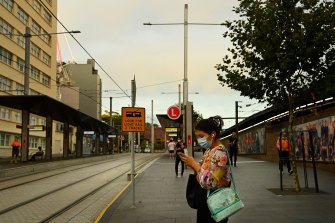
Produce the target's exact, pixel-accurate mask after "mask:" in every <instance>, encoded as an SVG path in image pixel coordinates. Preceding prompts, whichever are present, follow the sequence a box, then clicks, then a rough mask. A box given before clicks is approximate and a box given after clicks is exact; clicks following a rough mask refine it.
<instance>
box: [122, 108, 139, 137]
mask: <svg viewBox="0 0 335 223" xmlns="http://www.w3.org/2000/svg"><path fill="white" fill-rule="evenodd" d="M122 131H123V132H144V131H145V108H133V107H123V108H122Z"/></svg>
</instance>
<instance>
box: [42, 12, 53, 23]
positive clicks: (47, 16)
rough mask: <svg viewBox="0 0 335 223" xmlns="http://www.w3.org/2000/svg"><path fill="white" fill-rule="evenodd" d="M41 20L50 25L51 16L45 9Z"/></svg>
mask: <svg viewBox="0 0 335 223" xmlns="http://www.w3.org/2000/svg"><path fill="white" fill-rule="evenodd" d="M43 18H44V20H45V21H46V22H47V23H49V24H51V15H50V14H49V13H48V12H47V11H46V9H45V10H44V15H43Z"/></svg>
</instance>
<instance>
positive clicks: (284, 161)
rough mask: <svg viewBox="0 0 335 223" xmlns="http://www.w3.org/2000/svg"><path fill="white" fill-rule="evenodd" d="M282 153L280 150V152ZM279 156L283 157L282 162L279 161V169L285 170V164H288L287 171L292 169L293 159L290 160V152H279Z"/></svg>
mask: <svg viewBox="0 0 335 223" xmlns="http://www.w3.org/2000/svg"><path fill="white" fill-rule="evenodd" d="M279 153H280V152H279ZM279 158H280V159H281V162H279V169H280V170H281V171H282V170H283V165H285V164H286V165H287V171H288V172H290V171H291V161H290V152H288V151H282V152H281V154H279Z"/></svg>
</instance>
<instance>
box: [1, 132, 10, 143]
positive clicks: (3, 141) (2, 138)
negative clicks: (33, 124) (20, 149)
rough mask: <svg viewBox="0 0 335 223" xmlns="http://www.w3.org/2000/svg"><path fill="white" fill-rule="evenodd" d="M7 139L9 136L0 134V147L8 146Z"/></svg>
mask: <svg viewBox="0 0 335 223" xmlns="http://www.w3.org/2000/svg"><path fill="white" fill-rule="evenodd" d="M9 139H10V135H8V134H6V133H0V146H10V145H9Z"/></svg>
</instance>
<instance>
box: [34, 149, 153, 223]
mask: <svg viewBox="0 0 335 223" xmlns="http://www.w3.org/2000/svg"><path fill="white" fill-rule="evenodd" d="M156 158H157V156H155V157H153V158H150V159H148V160H145V161H144V162H143V163H141V164H139V165H138V166H137V167H136V169H135V170H136V171H137V170H139V169H140V168H142V167H143V166H145V165H146V164H148V163H149V162H151V161H152V160H154V159H156ZM129 170H130V169H127V170H126V171H123V172H122V173H121V174H119V175H118V176H116V177H115V178H113V179H111V180H109V181H107V182H106V183H104V184H102V185H101V186H99V187H97V188H96V189H94V190H92V191H90V192H88V193H86V194H85V195H83V196H82V197H80V198H78V199H77V200H75V201H73V202H72V203H70V204H69V205H67V206H66V207H64V208H62V209H60V210H58V211H57V212H55V213H53V214H52V215H49V216H48V217H47V218H45V219H43V220H41V221H40V222H39V223H49V222H51V221H52V220H54V219H56V218H57V217H59V216H61V215H62V214H64V213H65V212H67V211H69V210H71V209H72V208H73V207H75V206H76V205H78V204H80V203H81V202H82V201H84V200H86V199H87V198H88V197H90V196H92V195H94V194H95V193H97V192H98V191H100V190H101V189H103V188H104V187H106V186H108V185H109V184H111V183H113V182H114V181H116V180H117V179H119V178H120V177H122V176H124V175H125V174H126V173H127V172H129ZM136 171H135V172H136Z"/></svg>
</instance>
